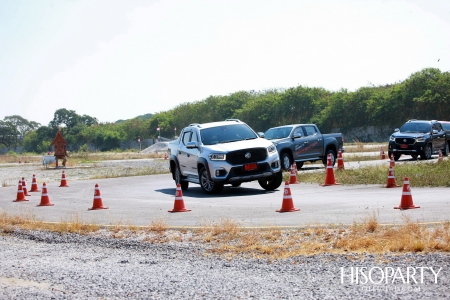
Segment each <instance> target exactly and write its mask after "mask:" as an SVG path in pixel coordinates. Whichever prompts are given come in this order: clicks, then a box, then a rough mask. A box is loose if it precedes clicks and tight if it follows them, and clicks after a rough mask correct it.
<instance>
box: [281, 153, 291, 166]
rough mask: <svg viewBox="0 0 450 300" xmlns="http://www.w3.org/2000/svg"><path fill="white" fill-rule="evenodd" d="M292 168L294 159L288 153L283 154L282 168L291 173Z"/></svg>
mask: <svg viewBox="0 0 450 300" xmlns="http://www.w3.org/2000/svg"><path fill="white" fill-rule="evenodd" d="M291 166H292V158H291V156H290V155H289V153H287V152H283V153H281V168H282V169H283V170H285V171H289V170H290V169H291Z"/></svg>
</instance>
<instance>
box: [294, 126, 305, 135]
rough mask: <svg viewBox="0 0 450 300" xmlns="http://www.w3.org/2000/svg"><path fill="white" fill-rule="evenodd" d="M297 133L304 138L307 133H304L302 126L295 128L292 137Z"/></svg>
mask: <svg viewBox="0 0 450 300" xmlns="http://www.w3.org/2000/svg"><path fill="white" fill-rule="evenodd" d="M296 133H300V134H301V135H302V136H304V135H305V133H304V132H303V128H302V127H301V126H300V127H297V128H295V130H294V132H293V133H292V135H294V134H296Z"/></svg>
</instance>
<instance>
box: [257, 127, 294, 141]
mask: <svg viewBox="0 0 450 300" xmlns="http://www.w3.org/2000/svg"><path fill="white" fill-rule="evenodd" d="M291 131H292V127H279V128H270V129H269V130H267V131H266V132H265V133H264V138H265V139H268V140H275V139H284V138H287V137H288V136H289V134H290V133H291Z"/></svg>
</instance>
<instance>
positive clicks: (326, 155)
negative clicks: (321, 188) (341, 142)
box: [322, 149, 336, 166]
mask: <svg viewBox="0 0 450 300" xmlns="http://www.w3.org/2000/svg"><path fill="white" fill-rule="evenodd" d="M328 154H331V164H332V166H334V164H335V163H336V152H334V150H332V149H328V150H327V153H325V157H324V158H323V160H322V163H323V164H324V165H325V166H327V164H328Z"/></svg>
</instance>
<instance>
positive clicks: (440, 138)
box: [431, 123, 445, 150]
mask: <svg viewBox="0 0 450 300" xmlns="http://www.w3.org/2000/svg"><path fill="white" fill-rule="evenodd" d="M431 130H432V131H434V130H437V132H438V133H437V134H434V133H433V149H436V150H437V149H441V150H443V149H444V147H445V131H444V129H443V128H442V126H441V124H439V123H435V124H433V126H432V127H431Z"/></svg>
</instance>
